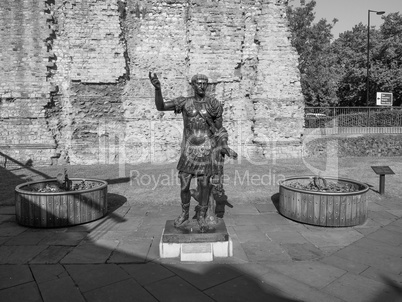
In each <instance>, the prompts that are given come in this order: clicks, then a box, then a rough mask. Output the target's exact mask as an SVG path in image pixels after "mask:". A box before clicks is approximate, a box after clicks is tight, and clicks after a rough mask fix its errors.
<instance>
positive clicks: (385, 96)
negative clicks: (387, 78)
mask: <svg viewBox="0 0 402 302" xmlns="http://www.w3.org/2000/svg"><path fill="white" fill-rule="evenodd" d="M393 100H394V98H393V96H392V92H377V105H378V106H392V103H393Z"/></svg>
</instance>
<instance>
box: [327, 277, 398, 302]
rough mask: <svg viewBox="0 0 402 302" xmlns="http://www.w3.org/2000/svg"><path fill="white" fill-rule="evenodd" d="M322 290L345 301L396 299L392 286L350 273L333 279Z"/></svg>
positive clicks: (363, 301) (360, 301) (359, 301)
mask: <svg viewBox="0 0 402 302" xmlns="http://www.w3.org/2000/svg"><path fill="white" fill-rule="evenodd" d="M324 290H325V292H328V293H329V294H331V295H334V296H336V297H339V298H341V299H342V300H344V301H347V302H349V301H350V302H367V301H398V300H396V298H397V296H396V295H395V293H394V290H393V289H392V288H389V287H387V286H386V285H385V284H383V283H380V282H377V281H374V280H372V279H369V278H366V277H363V276H360V275H359V276H358V275H354V274H351V273H347V274H345V275H343V276H342V277H341V278H339V279H337V280H335V281H334V282H332V283H331V284H329V285H328V286H327V287H325V288H324ZM380 297H381V299H380ZM399 297H400V296H399Z"/></svg>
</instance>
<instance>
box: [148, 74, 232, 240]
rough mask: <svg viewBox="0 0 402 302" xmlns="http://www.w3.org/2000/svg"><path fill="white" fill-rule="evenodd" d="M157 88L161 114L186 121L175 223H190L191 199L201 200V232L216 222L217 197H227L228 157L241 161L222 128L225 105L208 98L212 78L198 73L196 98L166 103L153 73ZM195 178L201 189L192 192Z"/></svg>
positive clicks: (194, 84)
mask: <svg viewBox="0 0 402 302" xmlns="http://www.w3.org/2000/svg"><path fill="white" fill-rule="evenodd" d="M149 79H150V81H151V83H152V85H153V86H154V87H155V105H156V109H158V110H159V111H168V110H171V111H174V112H175V113H182V115H183V122H184V130H183V131H184V133H183V141H182V145H181V155H180V159H179V163H178V165H177V169H178V170H179V179H180V186H181V194H180V197H181V206H182V212H181V214H180V215H179V217H177V218H176V220H175V221H174V226H175V227H180V226H182V225H184V224H185V223H186V222H187V221H188V220H189V208H190V199H191V197H193V198H194V199H196V200H197V201H198V205H197V207H196V218H197V221H198V225H199V227H200V232H206V231H208V229H209V225H212V224H214V223H216V217H215V204H214V203H215V199H216V198H215V197H214V196H222V195H223V194H224V191H223V187H222V178H223V177H222V175H223V162H224V156H229V157H231V158H234V159H235V158H237V153H236V152H234V151H233V150H232V149H230V148H229V147H228V145H227V140H228V133H227V131H226V129H225V128H224V127H223V126H222V113H223V107H222V105H221V103H220V102H219V101H218V100H217V99H215V98H213V97H209V96H207V95H206V89H207V86H208V78H207V77H206V76H205V75H202V74H197V75H195V76H193V77H192V79H191V86H192V87H193V89H194V96H190V97H178V98H175V99H173V100H171V101H164V100H163V97H162V90H161V84H160V82H159V79H158V77H157V76H156V74H154V75H153V76H152V74H151V72H150V73H149ZM193 177H197V190H194V189H192V190H190V183H191V179H192V178H193Z"/></svg>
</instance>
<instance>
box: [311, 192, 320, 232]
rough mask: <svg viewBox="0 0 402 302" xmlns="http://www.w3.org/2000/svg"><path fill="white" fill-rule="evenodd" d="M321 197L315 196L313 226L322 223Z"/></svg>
mask: <svg viewBox="0 0 402 302" xmlns="http://www.w3.org/2000/svg"><path fill="white" fill-rule="evenodd" d="M320 203H321V202H320V196H318V195H314V221H313V224H315V225H316V224H319V223H320Z"/></svg>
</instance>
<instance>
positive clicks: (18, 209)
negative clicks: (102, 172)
mask: <svg viewBox="0 0 402 302" xmlns="http://www.w3.org/2000/svg"><path fill="white" fill-rule="evenodd" d="M71 180H72V181H73V183H74V182H81V181H82V179H74V178H73V179H71ZM86 181H88V182H92V183H96V184H98V186H96V187H94V188H91V189H87V190H77V191H66V192H43V193H42V192H36V191H32V188H43V187H45V185H46V183H50V184H55V183H56V180H55V179H49V180H43V181H37V182H28V183H24V184H21V185H19V186H17V187H16V188H15V214H16V219H17V222H18V223H19V224H21V225H25V226H31V227H42V228H49V227H63V226H69V225H75V224H82V223H86V222H89V221H93V220H95V219H99V218H101V217H103V216H105V215H106V213H107V182H105V181H103V180H97V179H87V180H86Z"/></svg>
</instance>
